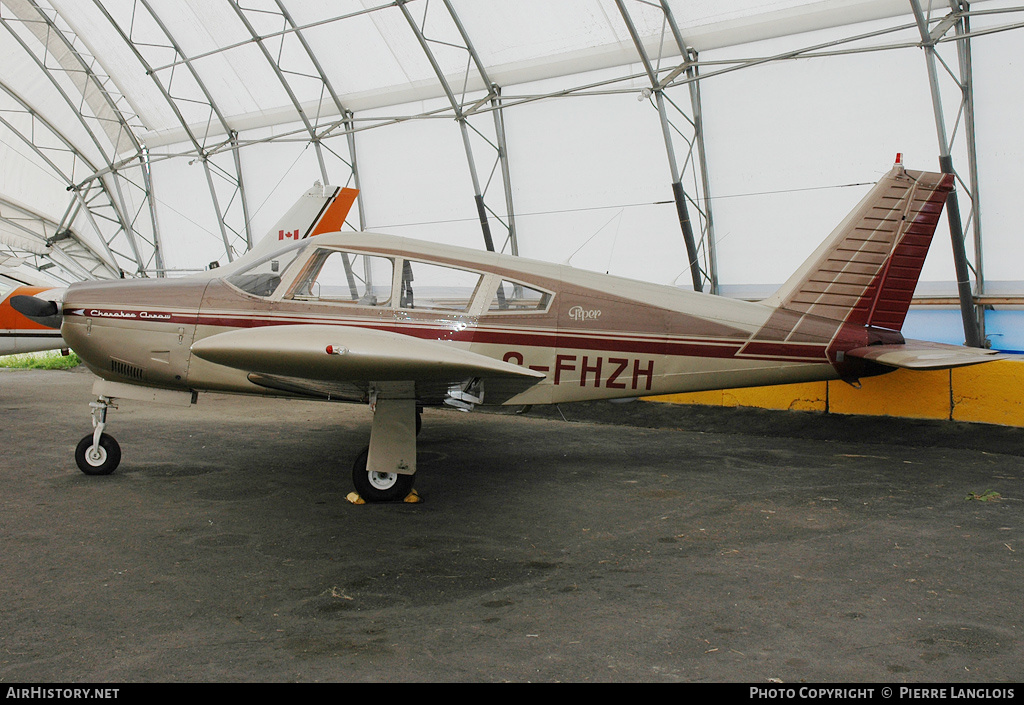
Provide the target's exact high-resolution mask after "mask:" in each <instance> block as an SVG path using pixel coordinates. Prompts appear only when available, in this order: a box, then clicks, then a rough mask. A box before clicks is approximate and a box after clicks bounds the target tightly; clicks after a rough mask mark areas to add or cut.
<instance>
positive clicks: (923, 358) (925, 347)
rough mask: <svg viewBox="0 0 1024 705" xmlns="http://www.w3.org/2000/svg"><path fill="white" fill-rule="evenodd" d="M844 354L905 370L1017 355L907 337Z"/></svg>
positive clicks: (855, 349) (930, 368) (1010, 358)
mask: <svg viewBox="0 0 1024 705" xmlns="http://www.w3.org/2000/svg"><path fill="white" fill-rule="evenodd" d="M846 356H847V357H856V358H861V359H863V360H871V361H873V362H877V363H879V364H882V365H887V366H889V367H902V368H904V369H908V370H945V369H949V368H950V367H963V366H965V365H977V364H979V363H982V362H992V361H993V360H1012V359H1018V356H1015V355H1009V354H1006V353H1000V352H999V351H997V350H983V349H981V348H968V347H964V346H963V345H949V344H946V343H932V342H927V341H924V340H908V341H906V342H905V343H903V344H895V345H869V346H866V347H863V348H854V349H853V350H847V351H846Z"/></svg>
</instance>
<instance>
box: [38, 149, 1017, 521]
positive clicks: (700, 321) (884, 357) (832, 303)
mask: <svg viewBox="0 0 1024 705" xmlns="http://www.w3.org/2000/svg"><path fill="white" fill-rule="evenodd" d="M953 187H954V181H953V177H952V176H950V175H945V174H935V173H926V172H919V171H909V170H906V169H905V168H904V167H903V166H902V164H901V163H900V160H899V159H897V163H896V165H895V166H894V167H893V168H892V170H891V171H890V172H889V173H888V174H887V175H886V176H885V177H883V178H882V179H881V180H880V181H879V182H878V183H877V184H876V185H875V186H874V187H873V188H872V189H871V190H870V192H869V193H868V194H867V195H866V196H865V197H864V199H863V200H862V201H861V203H860V204H859V205H858V206H857V207H856V208H855V209H854V210H853V211H852V212H851V213H850V214H849V215H848V216H847V217H846V219H845V220H843V222H842V223H841V224H840V225H839V226H838V227H837V228H836V229H835V230H834V231H833V232H832V234H831V235H830V236H829V237H828V238H827V239H826V240H825V241H824V243H823V244H822V245H821V246H820V247H819V248H818V249H817V250H816V251H815V252H814V253H813V254H812V255H811V257H810V258H809V259H808V260H807V262H806V263H804V264H803V266H801V267H800V269H799V270H798V271H797V272H796V273H795V274H794V275H793V276H792V277H791V278H790V279H789V281H787V282H786V283H785V284H784V285H783V286H782V288H781V289H779V291H778V292H776V293H775V294H774V295H773V296H772V297H770V298H769V299H767V300H764V301H761V302H748V301H740V300H732V299H727V298H722V297H718V296H713V295H709V294H704V293H699V292H693V291H685V290H680V289H677V288H675V287H672V286H661V285H655V284H650V283H644V282H639V281H632V280H628V279H622V278H618V277H614V276H608V275H604V274H597V273H593V272H588V271H580V270H577V269H573V268H572V267H569V266H564V265H556V264H551V263H547V262H540V261H532V260H528V259H523V258H519V257H514V256H509V255H503V254H496V253H493V252H484V251H476V250H471V249H466V248H458V247H451V246H443V245H438V244H431V243H428V242H423V241H416V240H410V239H404V238H400V237H394V236H390V235H375V234H369V233H361V232H357V233H349V234H342V233H336V232H325V231H324V228H322V227H320V226H316V227H315V228H314V231H315V232H317V233H322V234H317V236H316V237H312V238H304V237H299V233H298V231H297V230H290V229H289V228H292V226H291V225H289V224H287V223H286V224H284V225H282V226H281V227H280V230H279V232H280V233H281V235H282V236H283V235H284V233H286V232H287V233H294V235H295V238H296V240H297V241H283V240H282V241H281V242H280V244H282V245H283V247H280V248H275V247H272V246H271V244H269V243H267V242H266V241H264V242H263V243H260V246H259V247H257V248H256V250H254V251H252V252H250V253H249V254H247V255H246V256H244V257H242V258H240V259H238V260H236V261H235V262H234V263H232V264H231V265H228V266H226V267H223V268H220V269H216V270H213V271H211V272H208V273H206V274H205V276H200V277H198V278H184V279H178V280H167V279H164V280H156V281H154V280H135V281H119V282H103V283H82V284H74V285H72V286H70V287H69V288H68V289H67V291H66V292H65V294H64V298H63V301H62V303H61V304H60V306H59V307H58V306H51V307H49V308H47V307H45V306H43V305H41V304H40V305H39V306H38V307H35V308H33V302H31V301H30V300H23V301H22V303H23V304H25V305H24V306H22V309H23V310H29V309H32V310H31V312H32V313H34V314H36V315H43V314H46V313H49V314H50V315H54V314H56V313H57V312H58V310H59V311H60V314H61V331H62V333H63V334H64V337H65V339H66V340H67V342H68V343H69V344H70V345H71V347H72V348H73V349H74V350H75V351H76V352H77V353H78V355H79V356H80V357H81V358H82V359H83V360H84V361H85V363H86V364H87V365H88V366H89V367H90V368H91V369H92V370H93V371H94V372H95V373H96V374H97V375H98V376H99V377H100V378H101V379H100V380H99V381H97V382H96V384H95V387H94V390H93V391H94V393H95V394H96V395H97V397H98V400H97V401H96V402H93V403H92V407H93V424H94V430H93V433H91V434H89V435H87V436H86V437H85V438H83V439H82V441H81V442H80V443H79V445H78V449H77V452H76V459H77V462H78V465H79V467H80V468H81V470H82V471H83V472H86V473H88V474H106V473H110V472H112V471H113V470H114V468H115V467H116V466H117V464H118V462H119V459H120V449H119V447H118V445H117V443H116V441H114V439H113V438H111V437H110V436H109V435H108V434H106V433H105V432H104V430H105V428H106V425H107V416H106V414H107V409H109V408H111V407H112V406H114V402H115V400H116V399H118V398H129V399H149V400H154V401H170V402H175V401H178V402H181V403H183V404H189V403H194V402H195V400H196V397H197V394H198V393H199V392H228V393H240V394H257V395H259V394H262V395H289V396H294V397H300V398H307V399H323V400H330V401H343V402H358V403H367V404H369V406H370V408H371V409H372V410H373V419H372V424H371V429H370V440H369V446H368V448H366V449H365V450H363V451H362V452H361V453H360V454H359V456H358V457H357V458H356V460H355V463H354V466H353V472H352V475H353V482H354V484H355V487H356V490H357V492H358V493H359V495H360V496H361V497H362V498H363V499H364V500H366V501H388V500H401V499H404V498H406V497H407V496H409V495H410V493H411V492H412V488H413V478H414V474H415V472H416V434H417V430H418V426H419V410H420V409H421V408H422V407H425V406H445V405H447V406H450V407H454V408H456V409H463V410H469V409H472V408H474V407H475V406H477V405H480V404H492V405H532V404H554V403H562V402H573V401H583V400H593V399H614V398H625V397H638V396H650V395H658V394H669V393H678V392H688V391H697V390H708V389H721V388H732V387H744V386H760V385H768V384H782V383H792V382H807V381H813V380H836V379H843V380H847V381H851V382H852V381H855V380H857V379H859V378H861V377H865V376H870V375H876V374H881V373H884V372H888V371H890V370H893V369H895V368H898V367H904V368H919V369H936V368H947V367H955V366H959V365H967V364H974V363H979V362H984V361H988V360H993V359H998V358H1000V357H1004V356H1002V355H1000V354H998V353H995V352H993V351H990V350H982V349H976V348H966V347H962V346H955V345H942V344H937V343H925V342H917V341H910V340H904V338H903V336H902V335H901V334H900V332H899V331H900V328H901V327H902V324H903V321H904V317H905V315H906V313H907V309H908V307H909V305H910V301H911V296H912V295H913V293H914V289H915V287H916V285H917V280H918V277H919V275H920V272H921V268H922V266H923V264H924V260H925V255H926V253H927V251H928V246H929V244H930V242H931V238H932V235H933V233H934V230H935V226H936V223H937V222H938V220H939V217H940V214H941V211H942V208H943V205H944V203H945V200H946V195H947V194H948V193H949V192H950V191H951V190H952V189H953ZM306 199H307V200H308V202H309V203H310V204H312V205H311V206H310V207H307V208H306V210H307V211H312V212H319V209H321V208H322V207H326V206H322V204H323V203H324V202H325V201H329V200H330V199H329V198H323V197H317V195H316V194H315V193H310V194H307V196H306ZM328 205H329V204H328ZM300 206H301V201H300ZM297 208H298V206H297ZM300 210H301V209H300ZM286 220H287V219H286ZM282 222H284V221H282ZM311 222H313V223H314V224H316V223H317V222H318V221H317V220H316V219H315V218H314V219H313V220H312V221H311ZM331 229H337V228H331ZM322 231H323V232H322ZM274 244H277V243H274Z"/></svg>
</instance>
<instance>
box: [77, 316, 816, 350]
mask: <svg viewBox="0 0 1024 705" xmlns="http://www.w3.org/2000/svg"><path fill="white" fill-rule="evenodd" d="M65 315H66V316H76V315H77V316H84V317H87V318H96V319H99V320H123V321H132V322H140V321H141V322H148V323H167V324H174V325H181V324H189V325H191V324H199V325H205V326H212V327H218V328H259V327H263V326H282V325H336V326H339V327H344V326H354V327H360V328H368V329H372V330H384V331H389V332H393V333H399V334H402V335H408V336H410V337H413V338H419V339H423V340H438V341H448V342H458V343H465V344H473V343H477V344H483V345H506V346H510V347H513V348H522V347H533V348H549V349H560V350H595V351H601V352H613V353H634V354H641V355H670V356H678V357H710V358H718V359H728V358H733V357H740V358H742V359H749V360H776V361H786V362H828V358H827V356H826V346H825V345H824V344H820V345H813V344H806V343H800V344H794V343H784V342H769V341H756V342H748V340H747V339H739V338H737V339H723V338H713V339H709V338H686V337H682V336H672V337H669V336H659V335H652V334H643V333H636V334H633V335H630V334H624V333H606V332H602V331H585V332H584V331H580V332H574V333H566V332H565V331H564V330H561V331H559V330H555V329H532V330H522V329H511V328H489V327H486V326H484V327H480V326H472V327H464V326H463V325H460V324H459V323H458V322H455V323H451V324H449V325H445V324H439V323H435V322H426V321H409V322H403V323H400V322H396V321H387V320H380V321H374V320H367V319H366V318H349V319H343V320H339V319H338V318H322V317H315V316H308V317H307V316H288V315H280V314H276V313H268V314H267V315H266V316H252V315H248V316H242V315H231V314H230V313H226V312H225V313H221V312H218V313H201V312H200V313H195V312H188V313H185V312H181V311H152V310H139V309H124V308H117V309H105V308H102V307H96V306H93V307H90V306H85V307H76V309H75V310H73V311H65ZM744 346H746V347H744ZM741 349H742V353H741V352H740V351H741Z"/></svg>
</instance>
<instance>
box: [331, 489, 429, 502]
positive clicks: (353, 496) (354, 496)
mask: <svg viewBox="0 0 1024 705" xmlns="http://www.w3.org/2000/svg"><path fill="white" fill-rule="evenodd" d="M345 499H347V500H348V501H349V502H351V503H352V504H366V500H365V499H363V498H362V497H360V496H359V493H358V492H349V493H348V494H347V495H346V496H345ZM422 501H423V498H422V497H420V495H419V493H418V492H416V490H413V491H412V492H410V493H409V494H408V495H406V497H405V499H403V500H402V502H403V503H405V504H419V503H420V502H422Z"/></svg>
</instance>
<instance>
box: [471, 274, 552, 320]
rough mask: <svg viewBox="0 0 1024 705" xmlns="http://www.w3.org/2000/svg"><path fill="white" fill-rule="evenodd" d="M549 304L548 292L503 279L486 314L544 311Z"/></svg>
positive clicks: (549, 296)
mask: <svg viewBox="0 0 1024 705" xmlns="http://www.w3.org/2000/svg"><path fill="white" fill-rule="evenodd" d="M550 303H551V294H549V293H548V292H546V291H541V290H540V289H534V288H533V287H532V286H526V285H525V284H520V283H519V282H511V281H508V280H507V279H504V280H502V282H501V284H499V285H498V290H497V291H496V292H494V297H493V298H492V299H491V303H490V305H489V306H488V307H487V313H507V312H519V313H522V312H527V313H532V312H537V311H546V310H547V309H548V305H549V304H550Z"/></svg>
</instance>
